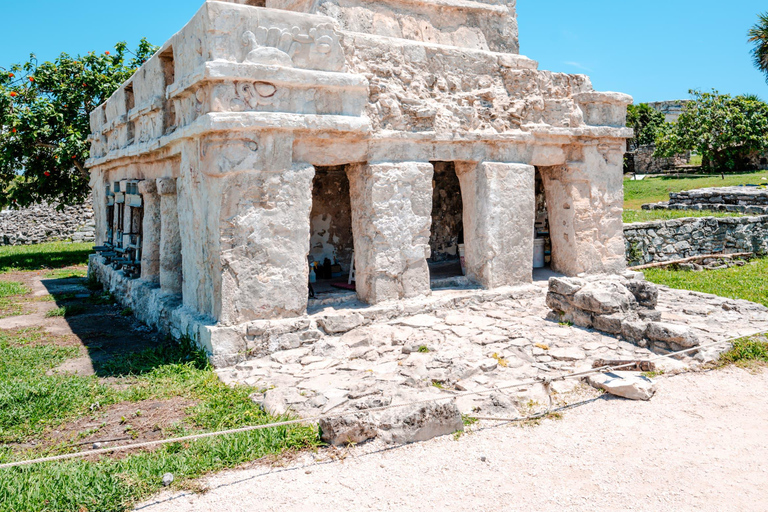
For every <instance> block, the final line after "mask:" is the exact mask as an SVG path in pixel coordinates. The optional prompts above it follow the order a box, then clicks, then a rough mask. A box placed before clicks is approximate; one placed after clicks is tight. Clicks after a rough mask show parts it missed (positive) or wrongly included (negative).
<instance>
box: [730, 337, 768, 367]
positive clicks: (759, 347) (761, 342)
mask: <svg viewBox="0 0 768 512" xmlns="http://www.w3.org/2000/svg"><path fill="white" fill-rule="evenodd" d="M720 363H721V364H735V365H736V366H739V367H741V368H753V367H755V366H765V365H766V364H767V363H768V342H766V338H765V336H756V337H751V338H742V339H740V340H737V341H735V342H734V343H733V348H731V349H730V350H729V351H728V352H725V353H723V354H721V355H720Z"/></svg>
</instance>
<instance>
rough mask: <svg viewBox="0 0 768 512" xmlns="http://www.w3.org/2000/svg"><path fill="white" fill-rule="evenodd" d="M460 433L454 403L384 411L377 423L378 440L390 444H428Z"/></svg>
mask: <svg viewBox="0 0 768 512" xmlns="http://www.w3.org/2000/svg"><path fill="white" fill-rule="evenodd" d="M463 430H464V422H463V421H462V419H461V413H460V412H459V409H458V407H457V406H456V403H455V402H449V403H429V404H421V405H416V406H411V407H402V408H396V409H392V410H389V411H386V413H384V414H383V416H382V417H381V419H380V420H379V436H380V437H381V438H382V439H383V440H385V441H386V442H388V443H390V444H392V443H394V444H408V443H416V442H421V441H428V440H430V439H433V438H435V437H439V436H445V435H449V434H453V433H454V432H458V431H463Z"/></svg>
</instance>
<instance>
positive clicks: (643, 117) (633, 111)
mask: <svg viewBox="0 0 768 512" xmlns="http://www.w3.org/2000/svg"><path fill="white" fill-rule="evenodd" d="M664 123H665V120H664V114H662V113H661V112H659V111H658V110H656V109H654V108H651V107H650V106H648V104H647V103H640V104H639V105H629V106H628V107H627V126H628V127H629V128H632V129H634V130H635V137H634V138H632V139H629V141H627V143H628V145H629V148H630V149H635V148H638V147H639V146H646V145H649V144H654V143H655V142H656V135H657V134H658V133H659V130H661V127H662V126H664Z"/></svg>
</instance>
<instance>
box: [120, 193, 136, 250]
mask: <svg viewBox="0 0 768 512" xmlns="http://www.w3.org/2000/svg"><path fill="white" fill-rule="evenodd" d="M127 190H128V180H121V181H120V191H121V192H122V193H123V197H124V198H125V195H126V191H127ZM132 220H133V216H132V215H131V207H130V206H128V200H127V198H125V199H124V200H123V224H122V225H121V226H120V229H121V230H122V232H123V236H122V238H121V239H120V247H122V248H123V249H125V248H126V247H128V245H130V243H131V237H130V235H128V233H131V232H132V231H131V223H132Z"/></svg>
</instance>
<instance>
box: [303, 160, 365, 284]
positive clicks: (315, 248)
mask: <svg viewBox="0 0 768 512" xmlns="http://www.w3.org/2000/svg"><path fill="white" fill-rule="evenodd" d="M309 224H310V243H309V257H308V260H309V265H310V284H311V285H312V290H313V291H314V295H315V297H314V298H316V299H323V298H327V297H328V296H330V295H335V294H340V293H351V292H353V291H354V282H352V284H350V283H349V275H350V271H351V270H352V260H353V257H354V240H353V236H352V204H351V200H350V195H349V179H348V178H347V166H345V165H340V166H333V167H315V178H314V180H313V182H312V212H311V213H310V216H309Z"/></svg>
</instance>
